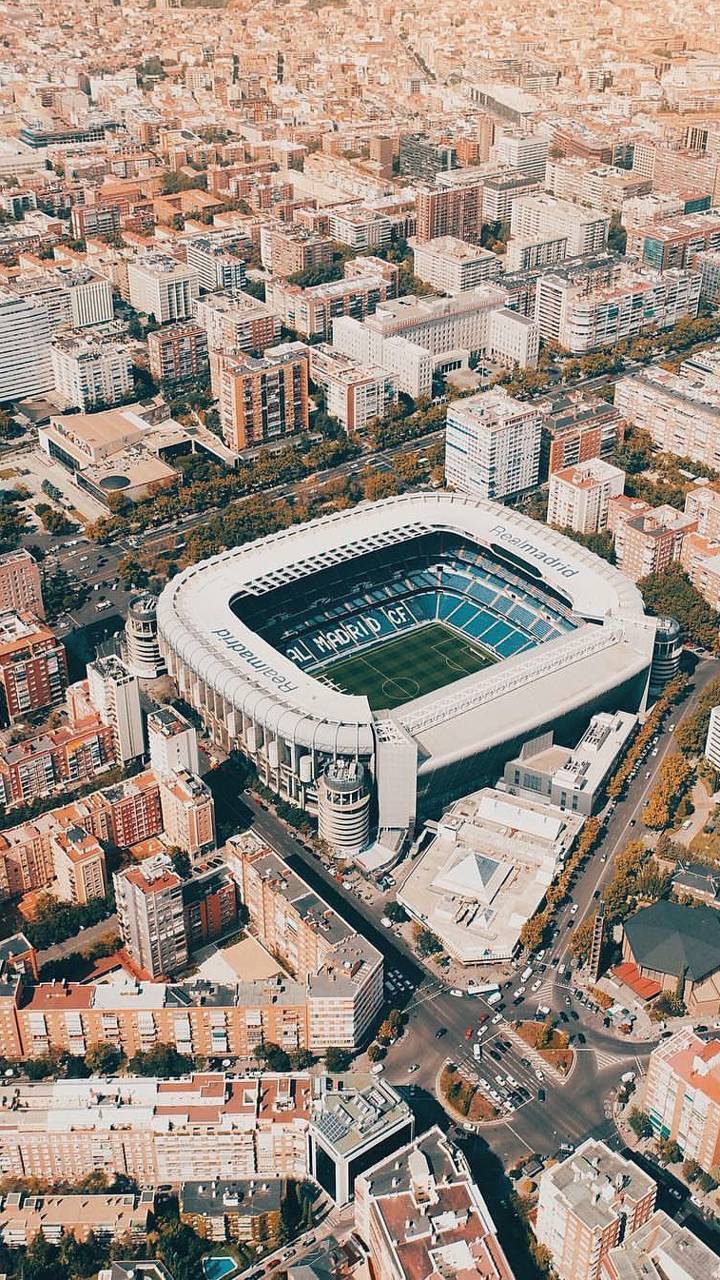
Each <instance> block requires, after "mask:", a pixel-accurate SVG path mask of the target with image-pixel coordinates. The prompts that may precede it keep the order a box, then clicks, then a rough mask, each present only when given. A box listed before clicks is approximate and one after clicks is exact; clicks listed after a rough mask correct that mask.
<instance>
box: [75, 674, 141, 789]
mask: <svg viewBox="0 0 720 1280" xmlns="http://www.w3.org/2000/svg"><path fill="white" fill-rule="evenodd" d="M87 696H88V699H89V701H90V704H91V705H92V706H93V707H94V708H95V710H96V711H97V713H98V715H99V716H100V719H101V720H102V721H103V724H106V725H109V726H110V728H111V729H112V732H113V741H114V745H115V759H116V760H117V763H118V764H119V765H122V766H123V767H125V766H126V765H128V764H129V763H130V761H131V760H137V759H138V758H139V757H140V756H142V755H144V753H145V734H144V732H143V719H142V710H141V708H140V690H139V687H138V680H137V676H135V675H133V674H132V672H131V671H130V670H129V669H128V667H127V666H126V664H125V663H124V662H122V661H121V659H120V658H117V657H115V656H114V655H110V656H109V657H107V658H96V659H95V661H94V662H88V664H87Z"/></svg>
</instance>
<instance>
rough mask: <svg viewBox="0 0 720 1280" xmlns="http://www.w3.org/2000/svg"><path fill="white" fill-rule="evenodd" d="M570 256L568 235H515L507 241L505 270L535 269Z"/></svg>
mask: <svg viewBox="0 0 720 1280" xmlns="http://www.w3.org/2000/svg"><path fill="white" fill-rule="evenodd" d="M567 256H568V242H567V236H556V237H552V238H551V239H549V240H545V239H542V238H535V239H533V238H521V237H520V236H513V237H512V238H511V239H510V240H508V242H507V249H506V252H505V270H506V271H509V272H517V271H520V272H525V271H535V270H537V269H538V268H539V267H549V266H554V264H555V263H557V262H562V261H563V260H564V259H565V258H567Z"/></svg>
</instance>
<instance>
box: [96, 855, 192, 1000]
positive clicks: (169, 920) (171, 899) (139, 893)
mask: <svg viewBox="0 0 720 1280" xmlns="http://www.w3.org/2000/svg"><path fill="white" fill-rule="evenodd" d="M113 884H114V886H115V901H116V903H117V916H118V923H119V925H120V932H121V935H122V939H123V942H124V944H125V946H126V947H127V949H128V952H129V954H130V955H131V956H132V958H133V960H134V961H135V963H136V964H137V965H138V966H139V967H140V969H141V970H142V971H143V972H144V973H145V974H147V975H148V976H149V977H151V978H161V977H163V976H168V975H169V974H172V973H176V972H177V971H178V969H182V968H184V967H185V965H186V964H187V962H188V943H187V935H186V933H185V918H184V915H183V895H182V889H183V882H182V880H181V878H180V876H179V875H177V874H176V873H175V872H174V871H173V869H172V863H171V861H170V858H169V857H168V856H167V855H166V854H164V853H158V854H155V855H153V856H152V857H149V858H143V860H142V862H139V863H138V864H137V865H136V866H132V867H126V868H125V870H124V871H116V872H115V875H114V876H113Z"/></svg>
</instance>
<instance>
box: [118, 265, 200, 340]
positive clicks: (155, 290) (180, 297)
mask: <svg viewBox="0 0 720 1280" xmlns="http://www.w3.org/2000/svg"><path fill="white" fill-rule="evenodd" d="M127 273H128V294H129V299H130V305H131V306H133V307H134V308H135V310H136V311H140V312H142V313H143V314H144V315H148V316H152V317H153V318H154V319H155V320H157V322H158V324H169V323H170V322H171V321H177V320H190V319H191V317H192V314H193V302H194V301H195V299H196V298H197V297H198V294H199V292H200V284H199V277H198V273H197V271H195V270H194V268H192V267H188V266H186V265H185V264H184V263H182V262H178V261H177V259H175V258H171V257H168V256H167V255H166V254H161V253H153V254H146V255H145V257H142V258H138V259H137V261H135V262H130V263H128V269H127Z"/></svg>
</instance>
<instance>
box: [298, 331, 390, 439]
mask: <svg viewBox="0 0 720 1280" xmlns="http://www.w3.org/2000/svg"><path fill="white" fill-rule="evenodd" d="M309 350H310V377H311V379H312V381H313V382H314V383H315V385H316V386H318V387H322V390H323V392H324V394H325V405H326V408H327V411H328V413H329V414H330V415H331V416H332V417H333V418H337V420H338V422H340V423H341V425H342V426H343V428H344V429H345V431H346V432H347V433H348V435H352V434H353V433H354V432H355V431H364V430H365V428H366V427H367V426H368V425H369V424H370V423H371V422H375V421H376V420H377V419H378V418H383V417H385V415H386V414H388V413H389V412H390V411H391V410H392V407H393V405H394V404H395V403H396V401H397V391H396V390H395V386H394V383H393V380H392V378H391V377H390V374H389V373H386V372H385V370H384V369H381V368H380V367H379V366H378V365H369V364H363V363H361V362H360V361H358V360H354V359H353V358H352V356H346V355H343V354H342V352H340V351H337V350H336V349H335V348H333V347H331V346H329V345H328V344H327V343H325V342H321V343H318V345H317V346H312V347H310V349H309Z"/></svg>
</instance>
